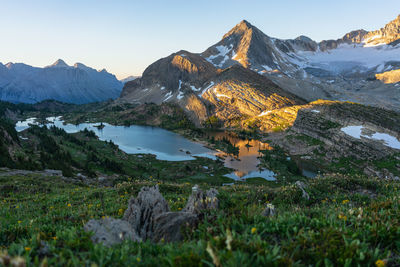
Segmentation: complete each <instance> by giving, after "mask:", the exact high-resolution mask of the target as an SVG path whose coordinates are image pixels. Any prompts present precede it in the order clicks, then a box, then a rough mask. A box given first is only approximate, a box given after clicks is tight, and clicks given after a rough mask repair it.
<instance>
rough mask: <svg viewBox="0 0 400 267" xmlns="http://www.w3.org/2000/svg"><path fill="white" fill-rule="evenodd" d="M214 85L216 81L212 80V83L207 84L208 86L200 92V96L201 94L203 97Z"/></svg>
mask: <svg viewBox="0 0 400 267" xmlns="http://www.w3.org/2000/svg"><path fill="white" fill-rule="evenodd" d="M213 86H214V82H213V81H211V82H210V85H209V86H207V87H206V88H204V89H203V91H202V92H201V94H199V96H200V97H203V94H204V93H205V92H207V90H208V89H210V88H211V87H213Z"/></svg>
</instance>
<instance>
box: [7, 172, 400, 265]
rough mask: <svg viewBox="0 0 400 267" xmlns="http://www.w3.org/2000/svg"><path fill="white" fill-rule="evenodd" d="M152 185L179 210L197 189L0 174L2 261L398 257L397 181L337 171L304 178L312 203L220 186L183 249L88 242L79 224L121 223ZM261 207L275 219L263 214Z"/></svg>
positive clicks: (294, 195)
mask: <svg viewBox="0 0 400 267" xmlns="http://www.w3.org/2000/svg"><path fill="white" fill-rule="evenodd" d="M154 184H159V186H160V190H161V193H162V194H163V195H164V197H165V198H166V199H167V201H168V202H169V205H170V207H171V209H172V210H176V211H177V210H180V209H181V208H183V207H184V205H185V203H186V201H187V198H188V197H189V195H190V192H191V187H192V185H193V184H191V183H176V182H168V181H163V180H162V179H145V180H142V179H137V178H135V177H131V178H127V180H126V181H123V182H122V181H121V182H120V183H118V184H116V185H115V186H113V187H93V186H90V187H89V186H85V185H83V184H72V183H66V182H64V181H62V180H60V178H57V177H41V176H38V175H35V174H32V175H27V176H13V177H6V176H1V175H0V197H1V202H0V203H1V204H0V224H1V228H0V246H1V247H2V250H3V252H2V256H0V258H3V260H4V259H5V256H4V255H5V253H8V254H9V255H10V256H11V257H17V256H20V257H22V258H23V260H24V261H26V262H27V265H28V266H47V265H50V266H90V265H91V266H111V265H113V266H127V265H132V266H160V265H162V266H212V265H213V264H215V265H217V266H218V265H220V266H238V265H240V266H255V265H269V266H309V265H310V264H311V265H319V266H357V265H358V266H374V265H377V266H383V265H380V264H384V263H387V264H388V266H395V265H397V264H398V263H399V260H400V259H399V252H400V242H399V240H400V230H399V229H400V228H399V227H400V220H399V217H398V216H397V215H398V213H399V207H400V206H399V205H400V198H399V197H400V193H399V192H400V191H399V189H400V183H399V182H396V181H385V180H376V179H372V178H366V177H358V176H353V177H348V176H341V175H329V176H327V177H325V178H317V179H313V180H309V182H308V187H307V189H306V190H307V192H308V193H309V195H310V199H309V200H305V199H304V198H302V193H301V191H300V189H298V188H297V187H296V186H294V185H291V184H287V185H282V186H276V185H274V186H271V185H266V184H264V185H251V184H246V183H243V184H239V185H235V186H227V187H217V189H218V190H219V192H220V194H219V199H220V201H221V202H220V208H219V209H218V210H217V211H213V212H210V213H207V214H206V215H205V217H204V219H203V220H202V221H201V222H200V223H199V225H198V227H197V228H194V229H184V233H185V235H184V236H185V240H184V241H183V242H181V243H175V244H166V243H159V244H152V243H149V242H146V243H141V244H137V243H133V242H124V243H123V244H121V245H116V246H114V247H111V248H107V247H104V246H102V245H93V244H92V243H91V241H90V234H87V233H85V232H84V231H83V229H82V226H83V224H84V223H85V222H87V221H88V220H90V219H91V218H101V217H103V216H113V217H116V218H120V217H122V214H123V212H124V210H125V208H126V207H127V202H128V199H129V198H130V197H131V196H136V194H137V193H138V191H139V190H140V188H141V187H142V186H146V185H154ZM201 187H204V188H209V187H210V185H209V184H207V183H203V184H201ZM266 203H271V204H273V205H274V206H275V208H276V210H277V215H275V216H272V217H264V216H262V215H261V214H262V211H263V209H264V208H265V206H266ZM6 251H7V252H6ZM93 264H94V265H93Z"/></svg>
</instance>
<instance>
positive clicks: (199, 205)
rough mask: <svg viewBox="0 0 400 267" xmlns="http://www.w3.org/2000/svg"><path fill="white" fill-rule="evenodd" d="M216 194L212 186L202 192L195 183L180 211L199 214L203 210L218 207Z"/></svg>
mask: <svg viewBox="0 0 400 267" xmlns="http://www.w3.org/2000/svg"><path fill="white" fill-rule="evenodd" d="M217 195H218V191H217V190H216V189H214V188H211V189H210V190H207V192H206V193H204V192H203V191H202V190H201V189H199V188H198V186H197V185H195V186H194V187H193V188H192V195H190V197H189V200H188V202H187V204H186V206H185V208H184V209H183V210H182V211H183V212H191V213H194V214H199V213H202V212H203V211H204V210H213V209H218V205H219V200H218V198H217Z"/></svg>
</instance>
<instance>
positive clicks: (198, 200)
mask: <svg viewBox="0 0 400 267" xmlns="http://www.w3.org/2000/svg"><path fill="white" fill-rule="evenodd" d="M194 188H195V190H193V192H192V195H191V196H190V198H189V201H188V203H187V205H186V207H185V208H184V209H183V210H182V211H181V212H170V211H169V207H168V203H167V201H166V200H165V199H164V197H163V196H162V195H161V193H160V191H159V188H158V186H154V187H143V188H142V189H141V190H140V192H139V194H138V196H137V197H136V198H131V199H130V200H129V204H128V208H127V209H126V211H125V214H124V217H123V220H118V219H113V218H105V219H101V220H90V221H89V222H88V223H86V224H85V226H84V229H85V231H88V232H93V236H92V241H93V242H94V243H103V244H104V245H106V246H110V245H113V244H118V243H121V242H123V241H124V240H131V241H136V242H141V241H142V240H143V241H146V240H150V241H152V242H159V241H165V242H176V241H180V240H181V239H182V232H181V231H182V228H183V227H194V226H195V225H196V223H197V222H198V221H199V217H198V215H199V214H201V213H202V212H204V211H205V210H211V209H217V208H218V203H219V201H218V198H217V195H218V191H217V190H215V189H210V190H208V191H207V192H206V193H204V192H203V191H201V190H199V189H198V187H197V186H195V187H194Z"/></svg>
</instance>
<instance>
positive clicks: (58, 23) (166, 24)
mask: <svg viewBox="0 0 400 267" xmlns="http://www.w3.org/2000/svg"><path fill="white" fill-rule="evenodd" d="M0 11H1V15H0V25H1V27H0V37H1V45H0V48H1V49H0V62H2V63H7V62H10V61H11V62H24V63H26V64H30V65H33V66H38V67H43V66H46V65H49V64H51V63H53V62H54V61H56V60H57V59H58V58H62V59H64V60H65V61H66V62H67V63H68V64H70V65H72V64H73V63H75V62H81V63H84V64H86V65H88V66H91V67H94V68H96V69H102V68H106V69H107V70H108V71H109V72H112V73H114V74H116V75H117V77H118V78H124V77H125V76H128V75H141V73H142V72H143V70H144V69H145V68H146V67H147V66H148V65H149V64H151V63H152V62H154V61H155V60H157V59H159V58H161V57H165V56H168V55H169V54H171V53H173V52H176V51H178V50H180V49H185V50H189V51H191V52H202V51H204V50H205V49H206V48H207V47H209V46H211V45H212V44H214V43H216V42H218V41H219V40H220V39H221V38H222V35H223V34H224V33H226V32H227V31H229V30H230V29H231V28H232V27H233V26H234V25H236V24H237V23H238V22H240V21H241V20H242V19H246V20H248V21H249V22H250V23H252V24H253V25H255V26H257V27H258V28H259V29H260V30H262V31H263V32H264V33H266V34H267V35H270V36H273V37H278V38H295V37H297V36H299V35H302V34H303V35H307V36H309V37H311V38H312V39H315V40H317V41H320V40H323V39H336V38H339V37H342V36H343V35H344V34H345V33H347V32H348V31H350V30H355V29H360V28H364V29H366V30H374V29H378V28H380V27H383V26H384V25H385V24H386V23H387V22H389V21H390V20H393V19H394V18H395V17H396V16H397V15H399V14H400V0H335V1H326V0H279V1H278V0H275V1H269V0H247V1H244V0H241V1H238V0H229V1H223V0H213V1H212V0H202V1H200V0H198V1H189V0H186V1H183V0H153V1H152V0H147V1H135V0H131V1H128V0H126V1H124V0H108V1H102V0H64V1H60V0H34V1H33V0H0Z"/></svg>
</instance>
